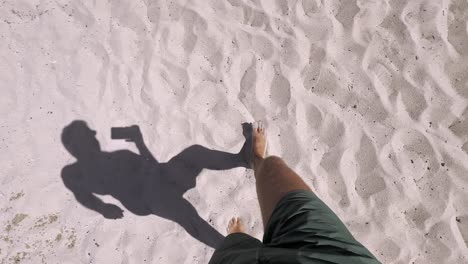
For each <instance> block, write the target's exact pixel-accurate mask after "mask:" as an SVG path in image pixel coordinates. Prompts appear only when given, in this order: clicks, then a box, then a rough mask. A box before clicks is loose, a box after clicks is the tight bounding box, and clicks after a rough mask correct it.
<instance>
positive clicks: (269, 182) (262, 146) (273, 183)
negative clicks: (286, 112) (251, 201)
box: [252, 124, 312, 228]
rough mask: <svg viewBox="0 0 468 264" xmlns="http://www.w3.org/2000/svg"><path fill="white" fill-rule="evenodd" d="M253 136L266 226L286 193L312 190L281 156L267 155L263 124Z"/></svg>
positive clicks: (258, 184) (256, 169) (255, 165)
mask: <svg viewBox="0 0 468 264" xmlns="http://www.w3.org/2000/svg"><path fill="white" fill-rule="evenodd" d="M252 136H253V144H252V145H253V167H254V172H255V179H256V187H257V196H258V201H259V203H260V210H261V212H262V220H263V226H264V228H265V227H266V225H267V224H268V220H269V219H270V216H271V213H272V212H273V209H274V208H275V206H276V204H277V203H278V201H279V200H280V199H281V198H282V197H283V196H284V195H285V194H286V193H288V192H291V191H295V190H306V191H312V190H311V189H310V187H309V186H307V184H306V183H305V182H304V181H303V180H302V179H301V177H300V176H299V175H298V174H297V173H295V172H294V171H293V170H292V169H291V168H289V167H288V165H286V163H285V162H284V161H283V160H282V159H281V158H279V157H276V156H269V157H265V152H266V151H265V150H266V134H265V129H264V127H263V126H262V125H261V124H260V125H258V126H257V127H256V128H254V129H253V132H252Z"/></svg>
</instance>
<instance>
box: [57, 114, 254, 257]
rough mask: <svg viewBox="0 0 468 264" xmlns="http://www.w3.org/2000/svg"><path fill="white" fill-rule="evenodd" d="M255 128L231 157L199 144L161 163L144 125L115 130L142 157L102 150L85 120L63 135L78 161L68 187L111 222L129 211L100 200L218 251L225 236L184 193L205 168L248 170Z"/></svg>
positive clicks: (68, 170)
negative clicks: (174, 226)
mask: <svg viewBox="0 0 468 264" xmlns="http://www.w3.org/2000/svg"><path fill="white" fill-rule="evenodd" d="M250 128H251V124H247V123H244V124H243V130H244V137H245V138H246V141H245V143H244V146H243V147H242V149H241V150H240V152H239V153H227V152H223V151H218V150H210V149H207V148H205V147H203V146H200V145H193V146H190V147H188V148H186V149H185V150H183V151H182V152H181V153H179V154H178V155H176V156H175V157H173V158H172V159H170V160H169V161H168V162H166V163H159V162H158V161H157V160H156V159H155V158H154V156H153V155H152V154H151V152H150V151H149V150H148V148H147V147H146V145H145V143H144V140H143V137H142V134H141V132H140V129H139V127H138V126H131V127H124V128H112V129H111V137H112V138H113V139H125V140H126V141H129V142H133V143H134V144H135V145H136V147H137V149H138V152H139V154H136V153H134V152H132V151H129V150H117V151H113V152H106V151H102V150H101V148H100V145H99V142H98V140H97V139H96V137H95V136H96V132H95V131H93V130H91V129H90V128H89V127H88V125H87V124H86V122H84V121H73V122H72V123H71V124H69V125H68V126H66V127H65V128H64V129H63V131H62V142H63V145H64V146H65V148H66V149H67V150H68V151H69V152H70V154H72V155H73V156H74V157H75V158H76V159H77V160H76V162H75V163H73V164H70V165H67V166H65V167H64V168H63V170H62V179H63V182H64V184H65V186H66V187H67V188H68V189H70V191H72V192H73V194H74V196H75V198H76V199H77V201H78V202H79V203H81V204H82V205H83V206H85V207H87V208H89V209H91V210H94V211H96V212H98V213H100V214H102V215H103V216H104V217H105V218H109V219H118V218H122V217H123V209H122V208H120V207H119V206H117V205H114V204H109V203H105V202H103V201H102V200H101V199H100V198H99V197H98V196H96V194H97V195H111V196H113V197H114V198H116V199H117V200H119V201H120V202H121V203H122V205H123V206H124V207H125V209H127V210H128V211H130V212H131V213H133V214H136V215H142V216H144V215H151V214H154V215H157V216H160V217H164V218H166V219H168V220H172V221H174V222H176V223H178V224H179V225H180V226H182V227H183V228H184V229H185V230H186V231H187V232H188V233H189V234H190V235H192V236H193V237H194V238H196V239H198V240H199V241H201V242H203V243H205V244H206V245H208V246H210V247H213V248H216V246H217V245H219V243H220V242H221V240H222V239H223V236H222V235H221V234H220V233H219V232H218V231H216V230H215V229H214V228H213V227H212V226H211V225H209V224H208V223H207V222H206V221H205V220H203V219H202V218H201V217H200V216H199V215H198V213H197V211H196V209H195V208H194V207H193V206H192V204H191V203H190V202H189V201H187V200H186V199H184V198H183V194H184V193H185V192H186V191H188V190H189V189H191V188H194V187H195V185H196V177H197V176H198V175H199V173H200V172H201V170H203V169H211V170H227V169H231V168H235V167H245V168H247V167H248V162H247V161H248V159H249V154H250V149H251V145H250V140H249V139H248V138H249V132H248V131H251V129H250Z"/></svg>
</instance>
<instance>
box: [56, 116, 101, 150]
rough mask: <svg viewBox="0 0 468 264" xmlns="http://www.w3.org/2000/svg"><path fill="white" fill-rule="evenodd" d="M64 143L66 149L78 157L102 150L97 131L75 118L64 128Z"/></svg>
mask: <svg viewBox="0 0 468 264" xmlns="http://www.w3.org/2000/svg"><path fill="white" fill-rule="evenodd" d="M62 143H63V146H64V147H65V149H66V150H67V151H68V152H70V154H72V155H73V156H74V157H76V158H77V159H81V158H84V157H87V156H89V155H92V154H95V153H99V152H100V151H101V146H100V145H99V141H98V140H97V139H96V131H94V130H92V129H90V128H89V127H88V124H86V122H85V121H82V120H75V121H73V122H71V123H70V124H69V125H67V126H66V127H65V128H64V129H63V131H62Z"/></svg>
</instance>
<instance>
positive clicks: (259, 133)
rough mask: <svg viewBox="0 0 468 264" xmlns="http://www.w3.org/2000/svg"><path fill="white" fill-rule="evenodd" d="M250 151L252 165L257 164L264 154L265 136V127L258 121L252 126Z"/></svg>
mask: <svg viewBox="0 0 468 264" xmlns="http://www.w3.org/2000/svg"><path fill="white" fill-rule="evenodd" d="M252 129H253V131H252V152H253V155H252V156H253V157H252V158H253V160H252V161H251V162H252V163H253V165H254V166H255V164H258V163H259V162H260V161H262V160H263V159H264V158H265V156H266V145H267V141H266V136H265V127H264V126H263V124H262V123H261V122H260V121H259V122H257V123H255V124H254V126H252Z"/></svg>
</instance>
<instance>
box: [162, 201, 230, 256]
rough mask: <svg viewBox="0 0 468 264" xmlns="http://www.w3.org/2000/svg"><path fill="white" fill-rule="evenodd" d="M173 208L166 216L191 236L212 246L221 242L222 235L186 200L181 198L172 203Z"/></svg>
mask: <svg viewBox="0 0 468 264" xmlns="http://www.w3.org/2000/svg"><path fill="white" fill-rule="evenodd" d="M174 208H177V211H176V212H174V215H172V216H170V217H168V218H169V219H171V220H173V221H175V222H176V223H178V224H179V225H180V226H182V227H183V228H184V229H185V231H187V233H189V234H190V235H191V236H192V237H194V238H196V239H198V240H199V241H200V242H202V243H204V244H206V245H208V246H210V247H212V248H216V247H217V246H218V245H220V244H221V242H222V240H223V239H224V236H223V235H221V234H220V233H219V232H218V231H217V230H216V229H214V228H213V227H212V226H211V225H209V224H208V223H207V222H206V221H205V220H203V218H201V217H200V216H199V215H198V213H197V211H196V209H195V208H194V207H193V205H192V204H190V203H189V202H188V201H187V200H185V199H181V200H180V201H178V202H177V204H174Z"/></svg>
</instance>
